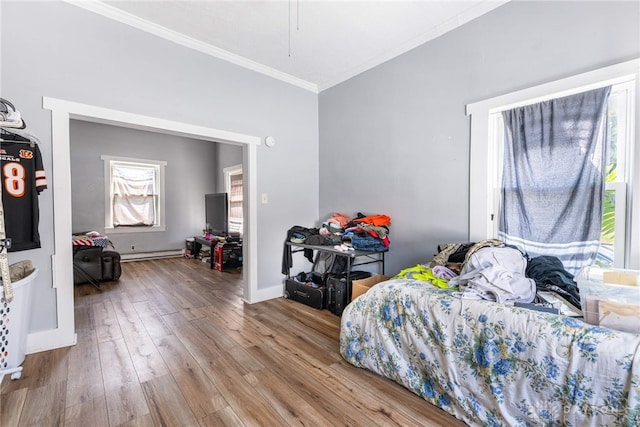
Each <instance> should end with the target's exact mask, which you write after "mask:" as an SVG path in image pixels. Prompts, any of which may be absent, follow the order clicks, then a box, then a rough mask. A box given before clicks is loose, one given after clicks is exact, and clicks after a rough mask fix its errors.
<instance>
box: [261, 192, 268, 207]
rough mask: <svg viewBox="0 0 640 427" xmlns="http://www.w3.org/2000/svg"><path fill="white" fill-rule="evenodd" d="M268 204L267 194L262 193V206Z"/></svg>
mask: <svg viewBox="0 0 640 427" xmlns="http://www.w3.org/2000/svg"><path fill="white" fill-rule="evenodd" d="M267 202H268V199H267V193H262V204H263V205H266V204H267Z"/></svg>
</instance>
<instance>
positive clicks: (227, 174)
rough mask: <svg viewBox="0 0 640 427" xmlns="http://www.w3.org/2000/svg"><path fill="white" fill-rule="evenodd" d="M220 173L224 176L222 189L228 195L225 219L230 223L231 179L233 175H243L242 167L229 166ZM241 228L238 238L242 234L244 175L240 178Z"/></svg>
mask: <svg viewBox="0 0 640 427" xmlns="http://www.w3.org/2000/svg"><path fill="white" fill-rule="evenodd" d="M222 172H223V174H224V188H225V192H226V193H227V194H228V195H229V206H228V207H227V208H228V212H227V218H228V220H229V221H230V220H231V177H232V176H233V175H243V172H242V165H241V164H240V165H234V166H229V167H226V168H224V169H222ZM242 180H243V181H242V182H243V184H242V187H243V188H242V227H241V229H240V237H242V236H243V234H244V212H245V209H244V175H243V176H242Z"/></svg>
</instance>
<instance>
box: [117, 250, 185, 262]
mask: <svg viewBox="0 0 640 427" xmlns="http://www.w3.org/2000/svg"><path fill="white" fill-rule="evenodd" d="M181 256H183V252H182V250H181V249H174V250H169V251H156V252H136V253H132V254H121V255H120V261H122V262H129V261H142V260H150V259H161V258H177V257H181Z"/></svg>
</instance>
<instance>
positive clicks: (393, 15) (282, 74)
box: [69, 0, 508, 92]
mask: <svg viewBox="0 0 640 427" xmlns="http://www.w3.org/2000/svg"><path fill="white" fill-rule="evenodd" d="M69 1H70V2H71V3H73V4H75V5H77V6H79V7H83V8H85V9H89V10H92V11H94V12H97V13H100V14H102V15H104V16H108V17H110V18H112V19H116V20H119V21H121V22H124V23H126V24H129V25H132V26H135V27H137V28H140V29H142V30H144V31H148V32H150V33H153V34H156V35H158V36H161V37H164V38H167V39H170V40H172V41H175V42H177V43H180V44H182V45H185V46H188V47H191V48H193V49H197V50H200V51H202V52H205V53H207V54H210V55H213V56H216V57H218V58H222V59H225V60H227V61H230V62H233V63H235V64H238V65H241V66H243V67H246V68H250V69H253V70H255V71H258V72H261V73H263V74H267V75H270V76H272V77H275V78H278V79H280V80H284V81H287V82H289V83H292V84H295V85H297V86H300V87H303V88H305V89H308V90H311V91H314V92H320V91H322V90H324V89H326V88H329V87H331V86H334V85H336V84H338V83H340V82H343V81H344V80H346V79H349V78H351V77H353V76H355V75H357V74H359V73H362V72H363V71H366V70H368V69H370V68H373V67H375V66H376V65H379V64H381V63H383V62H385V61H387V60H389V59H391V58H393V57H395V56H398V55H400V54H402V53H404V52H406V51H408V50H410V49H413V48H415V47H417V46H419V45H421V44H423V43H425V42H427V41H429V40H431V39H434V38H436V37H438V36H440V35H442V34H444V33H445V32H447V31H450V30H452V29H454V28H456V27H458V26H460V25H462V24H465V23H466V22H469V21H470V20H472V19H474V18H477V17H478V16H480V15H482V14H484V13H487V12H489V11H491V10H493V9H494V8H496V7H498V6H501V5H502V4H504V3H506V2H507V1H508V0H440V1H438V0H419V1H405V0H386V1H383V0H360V1H352V0H337V1H319V0H255V1H245V0H235V1H219V0H208V1H189V0H187V1H184V0H174V1H167V0H144V1H138V0H127V1H122V0H120V1H102V2H101V1H86V0H85V1H73V0H69Z"/></svg>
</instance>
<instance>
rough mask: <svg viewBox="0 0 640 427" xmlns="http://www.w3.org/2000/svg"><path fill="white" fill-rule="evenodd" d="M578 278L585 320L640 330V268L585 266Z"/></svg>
mask: <svg viewBox="0 0 640 427" xmlns="http://www.w3.org/2000/svg"><path fill="white" fill-rule="evenodd" d="M576 282H577V283H578V289H579V290H580V304H581V305H582V315H583V317H584V320H585V322H587V323H591V324H592V325H600V326H605V327H608V328H611V329H617V330H619V331H624V332H633V333H636V334H637V333H640V271H634V270H622V269H602V268H597V267H585V268H583V269H582V270H581V271H580V273H578V275H577V276H576Z"/></svg>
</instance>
